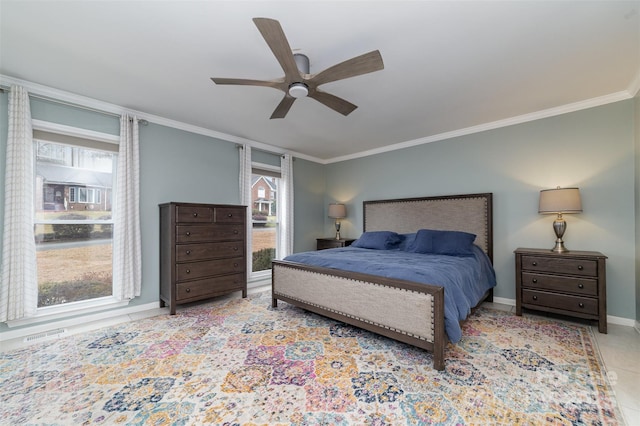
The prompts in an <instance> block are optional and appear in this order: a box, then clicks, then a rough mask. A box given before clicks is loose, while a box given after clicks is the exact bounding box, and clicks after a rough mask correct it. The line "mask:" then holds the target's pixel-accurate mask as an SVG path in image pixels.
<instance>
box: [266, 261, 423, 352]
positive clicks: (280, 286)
mask: <svg viewBox="0 0 640 426" xmlns="http://www.w3.org/2000/svg"><path fill="white" fill-rule="evenodd" d="M274 272H275V273H276V274H277V275H278V279H277V280H276V283H277V284H276V286H275V287H274V289H273V293H274V296H276V297H277V296H278V295H281V296H284V297H287V298H289V299H291V300H295V301H299V302H303V303H306V304H307V305H310V306H314V307H317V308H321V309H324V310H326V311H329V312H333V313H336V314H340V315H343V316H345V317H349V318H353V319H356V320H359V321H362V322H365V323H367V324H372V325H376V326H378V327H382V328H385V329H387V330H390V331H394V332H396V333H400V334H403V335H406V336H411V337H414V338H416V339H419V340H423V341H426V342H433V341H434V337H433V336H435V325H434V320H433V315H434V312H435V300H434V299H435V298H434V297H433V295H431V294H429V293H424V292H420V291H414V290H410V289H405V288H399V287H394V286H389V285H384V284H379V283H372V282H368V281H363V280H357V279H353V278H347V277H338V276H334V275H329V274H323V273H319V272H315V271H304V272H303V271H300V270H299V269H296V268H289V267H285V266H283V265H277V266H276V269H275V270H274ZM296 274H304V276H305V278H307V280H306V281H305V282H304V283H303V284H310V286H309V287H307V288H304V289H303V288H301V285H300V280H299V278H298V277H297V276H296ZM310 277H316V278H318V279H322V280H328V281H327V283H328V284H329V286H331V285H332V284H333V282H331V280H339V281H340V283H341V286H344V284H345V283H353V284H357V285H358V286H364V287H367V286H368V287H369V288H370V289H371V288H380V289H385V290H389V291H390V292H389V294H388V295H387V296H396V297H397V296H399V295H400V294H403V293H404V294H415V295H418V296H419V297H417V298H416V301H418V302H417V303H416V304H415V305H414V306H412V307H411V308H412V309H407V310H404V313H405V314H406V313H409V314H408V315H406V316H405V318H403V320H408V319H409V318H410V317H411V316H412V315H410V313H414V314H415V315H413V317H414V318H415V316H416V315H418V316H422V315H424V316H423V317H422V318H423V319H424V321H423V322H424V325H423V329H424V330H425V333H423V335H418V334H416V333H413V332H411V331H409V330H403V329H400V328H398V327H397V325H402V321H400V323H399V324H395V325H396V326H395V327H394V326H393V325H390V324H384V323H381V322H380V321H375V320H372V319H367V318H363V317H362V316H360V315H355V314H354V313H353V312H351V313H349V312H345V311H344V310H342V309H336V308H335V307H331V306H328V304H321V303H317V302H318V300H326V299H325V298H323V297H317V293H320V292H327V290H325V289H324V288H319V287H317V286H314V285H313V284H312V283H310V281H312V280H313V279H312V278H310ZM347 287H348V286H347ZM314 291H315V292H316V297H315V299H316V300H315V301H314V300H311V299H313V298H314V297H312V295H311V294H309V293H310V292H314ZM329 291H330V289H329ZM300 292H302V297H300V296H298V295H296V294H294V293H300ZM364 294H372V292H371V291H369V292H367V291H366V289H364V288H363V290H362V291H361V293H360V295H359V296H361V295H364ZM359 296H357V297H359ZM363 297H364V298H366V297H367V296H363ZM425 298H426V299H425ZM405 299H406V298H405ZM394 300H395V299H394ZM420 300H422V303H420V302H419V301H420ZM331 301H335V299H330V300H329V302H331ZM425 303H428V305H427V306H428V308H426V309H425ZM336 304H340V302H336ZM420 305H422V309H424V312H423V311H420V310H419V309H420ZM403 306H406V305H403ZM393 308H397V306H393ZM429 310H430V312H428V311H429ZM396 311H397V309H396ZM372 316H379V314H378V313H377V312H376V313H374V314H372ZM397 317H398V315H392V316H390V317H389V319H390V320H392V321H394V320H396V319H397ZM427 324H428V325H429V329H428V330H429V332H430V333H429V332H427V329H426V326H427ZM406 328H408V329H411V328H414V329H415V328H416V327H415V324H413V327H411V326H409V325H407V327H406ZM418 329H419V328H418ZM424 334H430V336H425V335H424Z"/></svg>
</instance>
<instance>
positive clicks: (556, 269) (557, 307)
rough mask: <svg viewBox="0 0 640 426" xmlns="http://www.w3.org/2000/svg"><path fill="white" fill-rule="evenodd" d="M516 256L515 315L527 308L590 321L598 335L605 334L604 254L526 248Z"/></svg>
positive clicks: (520, 249)
mask: <svg viewBox="0 0 640 426" xmlns="http://www.w3.org/2000/svg"><path fill="white" fill-rule="evenodd" d="M515 254H516V315H522V309H523V308H526V309H535V310H538V311H545V312H553V313H556V314H562V315H568V316H573V317H577V318H585V319H592V320H597V321H598V330H599V331H600V332H601V333H606V332H607V292H606V269H605V268H606V259H607V257H606V256H605V255H603V254H602V253H599V252H595V251H570V252H568V253H554V252H551V251H549V250H546V249H527V248H519V249H517V250H516V251H515Z"/></svg>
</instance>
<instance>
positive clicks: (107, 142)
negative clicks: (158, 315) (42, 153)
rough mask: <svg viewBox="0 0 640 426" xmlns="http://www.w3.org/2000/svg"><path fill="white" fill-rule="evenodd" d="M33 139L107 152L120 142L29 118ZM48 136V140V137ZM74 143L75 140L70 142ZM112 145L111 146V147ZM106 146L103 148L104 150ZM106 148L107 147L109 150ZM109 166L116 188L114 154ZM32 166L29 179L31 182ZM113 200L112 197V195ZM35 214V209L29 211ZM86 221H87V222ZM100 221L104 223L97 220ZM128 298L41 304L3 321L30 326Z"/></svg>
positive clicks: (110, 136) (114, 305) (110, 306)
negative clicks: (79, 144)
mask: <svg viewBox="0 0 640 426" xmlns="http://www.w3.org/2000/svg"><path fill="white" fill-rule="evenodd" d="M32 129H33V140H34V142H35V141H36V140H47V141H49V142H54V143H63V144H67V143H68V142H67V141H75V142H87V144H88V145H87V146H86V147H87V148H91V149H102V150H107V151H112V150H114V151H115V153H116V154H117V151H118V148H117V147H118V145H119V144H120V136H119V135H113V134H109V133H102V132H96V131H93V130H88V129H82V128H79V127H73V126H67V125H63V124H58V123H52V122H48V121H43V120H36V119H34V120H32ZM49 136H50V137H51V139H50V138H49ZM71 144H75V143H73V142H72V143H71ZM114 145H115V149H114ZM104 148H107V149H104ZM109 148H110V149H109ZM33 161H34V164H35V161H36V152H35V150H34V153H33ZM114 163H115V164H114V165H113V179H114V183H113V189H114V190H115V188H116V185H115V183H116V180H117V176H116V175H117V173H116V170H117V155H116V161H115V162H114ZM35 180H36V176H35V168H34V176H33V178H32V182H35ZM112 199H113V200H114V203H115V198H113V197H112ZM112 211H115V204H114V205H113V206H112ZM31 214H35V211H33V212H31ZM111 220H112V221H113V226H114V227H115V226H117V219H116V218H115V217H114V216H113V215H112V218H111ZM87 223H88V222H87ZM101 223H104V222H101ZM129 304H130V300H122V301H119V300H117V299H116V298H115V297H113V296H107V297H102V298H96V299H90V300H87V301H78V302H69V303H64V304H60V305H54V306H47V307H41V308H37V309H36V314H35V315H34V316H32V317H29V318H23V319H18V320H11V321H7V322H6V324H7V326H8V327H9V328H12V327H22V326H27V325H33V324H38V323H42V322H45V321H53V320H58V319H64V318H68V317H70V316H71V315H82V314H87V313H93V312H95V311H96V309H113V308H120V307H124V306H128V305H129Z"/></svg>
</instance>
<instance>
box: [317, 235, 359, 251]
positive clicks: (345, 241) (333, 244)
mask: <svg viewBox="0 0 640 426" xmlns="http://www.w3.org/2000/svg"><path fill="white" fill-rule="evenodd" d="M316 241H317V246H316V250H324V249H330V248H338V247H348V246H350V245H351V243H352V242H354V241H355V239H354V238H340V239H339V240H336V239H335V237H334V238H316Z"/></svg>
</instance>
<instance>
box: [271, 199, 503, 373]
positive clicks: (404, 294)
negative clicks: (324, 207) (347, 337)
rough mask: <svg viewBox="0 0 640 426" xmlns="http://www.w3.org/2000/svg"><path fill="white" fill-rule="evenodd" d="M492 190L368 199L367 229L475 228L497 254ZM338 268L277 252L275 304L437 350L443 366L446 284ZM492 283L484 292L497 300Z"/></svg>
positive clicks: (482, 242) (437, 359) (483, 242)
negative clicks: (285, 258)
mask: <svg viewBox="0 0 640 426" xmlns="http://www.w3.org/2000/svg"><path fill="white" fill-rule="evenodd" d="M492 200H493V197H492V194H491V193H483V194H466V195H447V196H439V197H424V198H407V199H396V200H379V201H365V202H363V213H364V222H363V223H364V231H382V230H384V231H395V232H397V233H401V234H404V233H411V232H416V231H417V230H419V229H422V228H427V229H442V230H455V231H465V232H470V233H473V234H476V240H475V244H477V245H478V246H480V247H481V248H482V249H483V250H484V251H485V253H487V255H488V256H489V258H490V259H491V261H492V262H493V228H492V222H493V212H492ZM433 284H434V285H426V284H420V283H415V282H411V281H406V280H396V279H390V278H384V277H380V276H375V275H369V274H362V273H354V272H348V271H342V270H338V269H330V268H323V267H316V266H308V265H303V264H299V263H294V262H288V261H282V260H279V261H278V260H276V261H273V268H272V281H271V286H272V305H273V307H274V308H276V307H277V305H278V299H279V300H282V301H284V302H287V303H290V304H293V305H296V306H299V307H301V308H304V309H306V310H309V311H311V312H315V313H317V314H320V315H323V316H326V317H329V318H333V319H335V320H339V321H342V322H345V323H347V324H351V325H354V326H357V327H361V328H363V329H366V330H369V331H373V332H375V333H378V334H381V335H383V336H386V337H389V338H392V339H395V340H398V341H401V342H404V343H408V344H411V345H414V346H417V347H420V348H423V349H426V350H428V351H430V352H432V353H433V366H434V368H435V369H437V370H443V369H444V366H445V362H444V350H445V346H446V344H447V341H448V339H447V335H446V333H445V327H444V288H443V287H440V286H438V285H437V283H433ZM492 299H493V291H492V290H490V291H489V292H487V294H485V296H484V297H483V299H482V300H481V301H480V302H479V303H478V305H479V304H480V303H482V302H483V301H484V300H488V301H492Z"/></svg>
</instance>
